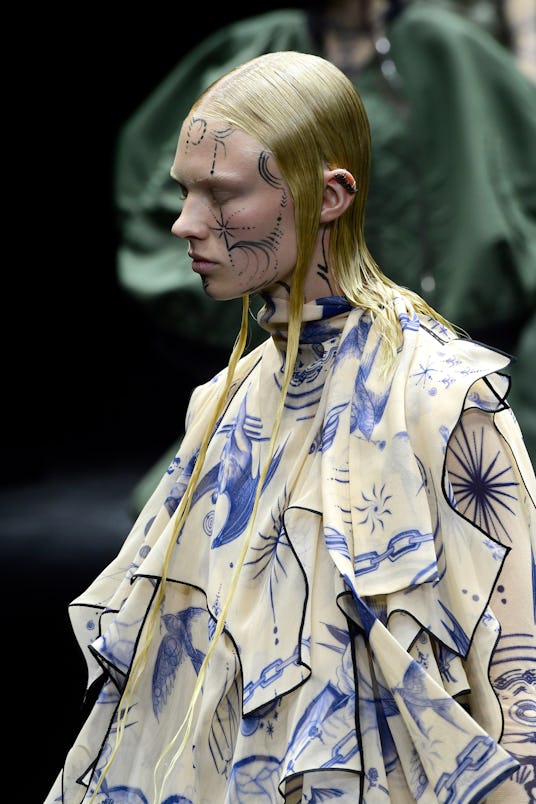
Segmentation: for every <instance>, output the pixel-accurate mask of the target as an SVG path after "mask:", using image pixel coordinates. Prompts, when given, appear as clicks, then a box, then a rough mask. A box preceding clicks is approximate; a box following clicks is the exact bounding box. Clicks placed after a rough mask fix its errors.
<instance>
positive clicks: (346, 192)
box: [320, 168, 357, 223]
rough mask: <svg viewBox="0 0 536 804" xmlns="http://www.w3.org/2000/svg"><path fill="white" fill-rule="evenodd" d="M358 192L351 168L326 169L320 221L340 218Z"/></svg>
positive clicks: (329, 221) (328, 221) (327, 221)
mask: <svg viewBox="0 0 536 804" xmlns="http://www.w3.org/2000/svg"><path fill="white" fill-rule="evenodd" d="M356 192H357V185H356V181H355V179H354V177H353V176H352V174H351V173H350V171H349V170H345V169H344V168H335V170H325V171H324V197H323V199H322V209H321V210H320V223H331V221H334V220H336V219H337V218H340V216H341V215H342V214H343V212H346V210H347V209H348V207H349V206H350V204H351V203H352V201H353V198H354V195H355V193H356Z"/></svg>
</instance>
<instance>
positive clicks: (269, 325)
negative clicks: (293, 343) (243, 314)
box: [257, 296, 352, 345]
mask: <svg viewBox="0 0 536 804" xmlns="http://www.w3.org/2000/svg"><path fill="white" fill-rule="evenodd" d="M264 302H265V304H264V306H263V307H262V308H261V310H259V312H258V314H257V322H258V324H259V326H260V327H262V329H265V330H267V331H268V332H269V333H270V334H271V335H272V337H273V339H274V340H275V341H276V343H278V345H279V344H280V343H281V344H284V343H286V339H287V329H288V319H289V302H288V301H287V300H286V299H274V298H272V297H264ZM351 309H352V305H351V304H350V302H349V301H348V299H346V298H345V297H344V296H325V297H323V298H321V299H315V300H314V301H311V302H307V303H306V304H304V305H303V313H302V328H301V333H300V344H306V343H309V344H315V343H322V342H325V341H326V340H330V339H332V338H333V337H335V336H337V335H338V334H340V332H341V331H342V329H343V327H344V324H345V322H346V319H347V317H348V313H349V311H350V310H351Z"/></svg>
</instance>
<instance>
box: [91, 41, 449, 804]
mask: <svg viewBox="0 0 536 804" xmlns="http://www.w3.org/2000/svg"><path fill="white" fill-rule="evenodd" d="M196 113H197V114H199V113H202V114H203V115H206V116H208V117H213V118H215V119H218V120H222V121H225V122H227V123H229V124H230V125H234V126H237V127H238V128H240V129H242V130H243V131H245V132H246V133H247V134H249V135H251V136H252V137H254V138H255V139H256V140H258V141H259V142H260V143H262V144H263V146H264V147H266V148H267V149H268V150H269V151H270V152H271V154H272V155H273V157H274V159H275V161H276V162H277V164H278V166H279V168H280V170H281V173H282V175H283V178H284V180H285V182H286V184H287V186H288V189H289V191H290V194H291V197H292V200H293V203H294V210H295V213H294V214H295V226H296V240H297V261H296V266H295V269H294V272H293V276H292V281H291V286H290V300H289V322H288V335H287V337H288V343H287V351H286V359H285V366H284V374H283V381H282V388H281V393H280V396H279V402H278V408H277V411H276V416H275V424H274V429H273V432H272V433H271V439H270V444H269V448H268V458H267V460H266V461H265V463H264V465H263V466H262V467H261V468H260V473H259V479H258V484H257V491H256V497H255V501H254V505H253V511H252V514H251V517H250V519H249V522H248V525H247V527H246V530H245V533H244V535H243V537H242V546H241V551H240V556H239V558H238V561H237V562H236V566H235V568H234V570H233V575H232V578H231V582H230V586H229V593H228V595H227V599H226V600H225V601H224V603H223V606H222V610H221V612H220V615H219V618H218V622H217V625H216V629H215V632H214V635H213V637H212V641H211V643H210V645H209V648H208V650H207V653H206V655H205V658H204V661H203V663H202V665H201V668H200V671H199V674H198V676H197V681H196V685H195V687H194V691H193V694H192V697H191V700H190V705H189V707H188V710H187V714H186V717H185V718H184V720H183V722H182V724H181V725H180V726H179V728H178V730H177V732H176V734H175V736H174V737H173V739H172V740H171V741H170V743H169V744H168V745H167V746H166V748H165V749H164V751H163V752H162V754H161V756H160V759H159V760H158V762H157V765H156V767H155V801H158V800H159V794H160V793H162V791H163V789H164V786H165V784H166V781H167V779H168V777H169V775H170V774H171V772H172V770H173V767H174V766H175V763H176V762H177V760H178V758H179V757H180V755H181V753H182V751H183V750H184V747H185V745H186V741H187V739H188V736H189V733H190V731H191V726H192V722H193V717H194V712H195V704H196V701H197V699H198V697H199V695H200V693H201V689H202V684H203V680H204V678H205V676H206V669H207V665H208V662H209V660H210V658H211V656H212V654H213V651H214V649H215V646H216V644H217V641H218V639H219V637H220V636H221V634H222V632H223V629H224V626H225V619H226V615H227V612H228V610H229V606H230V604H231V602H232V599H233V597H234V593H235V590H236V587H237V584H238V579H239V576H240V572H241V569H242V566H243V564H244V561H245V558H246V554H247V551H248V547H249V543H250V541H251V535H252V533H253V529H254V522H255V518H256V514H257V509H258V504H259V500H260V495H261V489H262V487H263V485H264V482H265V479H266V475H267V472H268V468H269V465H270V462H271V459H272V456H273V452H274V449H275V444H276V441H277V437H278V432H279V426H280V422H281V418H282V415H283V410H284V406H285V398H286V394H287V390H288V387H289V384H290V381H291V379H292V374H293V370H294V365H295V361H296V355H297V353H298V346H299V336H300V329H301V325H302V312H303V291H304V283H305V279H306V276H307V272H308V270H309V266H310V264H311V259H312V254H313V249H314V245H315V242H316V239H317V235H318V231H319V227H320V223H319V221H320V212H321V207H322V199H323V171H324V170H325V169H326V168H328V169H334V168H345V169H346V170H349V171H350V173H351V174H352V175H353V176H354V177H355V179H356V182H357V192H356V194H355V196H354V198H353V200H352V203H351V204H350V205H349V207H348V209H347V210H346V211H345V212H344V213H343V214H342V215H341V216H340V217H339V218H337V219H336V220H335V221H334V222H333V223H332V224H330V242H329V250H328V266H329V270H330V272H332V274H333V277H334V279H335V280H336V282H337V283H338V285H339V286H340V288H341V289H342V291H343V293H344V295H345V296H346V297H347V298H348V300H349V301H350V302H351V304H352V305H354V306H356V307H361V308H363V309H364V310H366V311H368V313H369V314H370V316H371V317H372V318H374V319H377V320H378V323H379V324H380V327H381V331H382V348H383V365H384V367H388V366H389V365H392V363H393V361H394V359H395V356H396V352H397V349H398V346H399V343H400V338H401V329H400V324H399V321H398V318H397V316H396V314H395V311H394V308H393V305H392V304H391V303H390V299H391V298H392V295H393V291H396V292H397V293H399V294H400V295H402V296H404V297H405V298H406V299H407V301H408V303H409V304H410V305H411V306H412V307H413V308H414V309H415V310H416V311H418V312H421V313H424V314H428V315H433V316H434V317H436V318H438V319H439V320H440V321H442V322H443V324H444V325H445V326H447V327H449V328H451V326H450V325H449V323H448V322H447V321H445V319H443V318H442V317H441V316H440V315H438V313H436V312H435V311H434V310H433V309H432V308H431V307H429V305H428V304H426V302H425V301H424V300H423V299H421V297H420V296H418V295H416V294H414V293H412V292H411V291H409V290H407V289H405V288H401V287H399V286H398V285H396V284H395V283H394V282H392V281H391V280H390V279H388V278H387V277H386V276H385V275H384V274H383V273H382V271H381V270H380V268H379V267H378V265H377V264H376V262H375V260H374V259H373V257H372V255H371V254H370V252H369V250H368V247H367V245H366V242H365V236H364V222H365V205H366V200H367V193H368V183H369V172H370V158H371V141H370V128H369V123H368V118H367V115H366V112H365V109H364V106H363V103H362V101H361V98H360V96H359V94H358V92H357V91H356V89H355V87H354V86H353V84H352V83H351V81H350V80H349V79H348V78H347V77H346V76H345V75H344V74H343V73H342V72H341V71H340V70H339V69H338V68H337V67H335V66H334V65H333V64H331V62H328V61H326V60H325V59H323V58H321V57H319V56H315V55H311V54H304V53H298V52H295V51H283V52H275V53H267V54H264V55H262V56H259V57H257V58H255V59H253V60H251V61H249V62H246V63H245V64H242V65H241V66H239V67H236V68H234V69H233V70H231V71H230V72H229V73H227V74H226V75H224V76H223V77H221V78H219V79H218V80H216V81H215V82H214V83H213V84H211V85H210V86H209V87H208V88H207V89H206V90H205V91H204V92H203V93H202V95H201V96H200V97H199V98H198V100H197V101H196V102H195V103H194V105H193V106H192V108H191V110H190V113H189V115H188V118H190V117H191V116H192V115H195V114H196ZM248 311H249V297H248V296H247V295H246V296H244V297H243V312H242V323H241V328H240V331H239V333H238V336H237V338H236V341H235V345H234V348H233V350H232V353H231V356H230V359H229V365H228V370H227V376H226V381H225V383H224V387H223V388H222V392H221V394H220V396H219V398H218V401H217V402H216V404H215V406H214V410H213V411H212V414H211V416H210V421H209V423H208V426H207V429H206V432H205V435H204V438H203V440H202V443H201V446H200V450H199V454H198V457H197V461H196V465H195V467H194V471H193V473H192V476H191V478H190V481H189V483H188V486H187V488H186V491H185V493H184V495H183V497H182V499H181V501H180V504H179V506H178V508H177V511H176V513H175V522H174V527H173V532H172V534H171V537H170V541H169V544H168V546H167V550H166V554H165V557H164V561H163V567H162V581H161V583H160V584H159V586H158V589H157V590H156V593H155V598H154V601H153V605H152V609H151V612H150V613H149V616H148V619H147V623H146V629H145V631H144V639H143V640H141V641H140V649H139V651H138V653H137V654H136V657H135V659H134V661H133V665H132V668H131V670H130V673H129V676H128V678H127V681H126V684H125V688H124V690H123V694H122V697H121V701H120V704H119V709H118V714H117V730H116V742H115V746H114V748H113V750H112V753H111V756H110V759H109V761H108V763H107V765H106V766H105V768H104V770H103V772H102V774H101V776H100V779H99V780H98V783H97V787H96V790H95V791H94V793H93V797H92V799H91V800H92V801H93V800H94V799H95V796H96V793H97V791H98V789H99V787H100V785H101V783H102V781H103V779H104V777H105V773H106V771H107V770H108V768H109V767H110V765H111V764H112V763H113V761H114V759H115V757H116V755H117V751H118V749H119V745H120V743H121V740H122V738H123V734H124V731H125V727H126V724H127V716H128V711H129V707H130V704H131V702H132V700H133V695H134V691H135V689H136V687H137V684H138V682H139V680H140V678H141V675H142V673H143V672H144V670H145V668H146V665H147V658H148V654H149V647H150V644H151V641H152V639H153V637H154V635H155V632H156V628H157V624H158V616H159V609H160V606H161V604H162V602H163V600H164V597H165V588H166V578H167V573H168V568H169V563H170V560H171V556H172V553H173V550H174V547H175V545H176V540H177V539H176V537H177V534H178V533H179V532H180V531H181V529H182V528H183V526H184V524H185V522H186V520H187V517H188V513H189V511H190V507H191V503H192V499H193V494H194V490H195V487H196V485H197V483H198V480H199V478H200V475H201V471H202V469H203V465H204V461H205V457H206V453H207V449H208V445H209V442H210V439H211V437H212V433H213V432H214V429H215V428H216V426H217V423H218V421H219V419H220V417H221V415H222V413H223V411H224V408H225V405H226V402H227V397H228V393H229V389H230V386H231V383H232V381H233V377H234V374H235V369H236V366H237V364H238V361H239V360H240V357H241V356H242V354H243V351H244V348H245V344H246V342H247V334H248ZM171 752H174V753H172V754H171V759H170V760H169V762H168V766H167V769H166V770H165V772H163V773H162V774H161V778H160V781H159V780H158V776H159V773H160V768H161V766H162V764H163V762H164V760H165V758H166V757H167V756H168V754H170V753H171Z"/></svg>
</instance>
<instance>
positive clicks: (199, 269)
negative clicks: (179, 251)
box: [188, 251, 215, 274]
mask: <svg viewBox="0 0 536 804" xmlns="http://www.w3.org/2000/svg"><path fill="white" fill-rule="evenodd" d="M188 256H189V257H190V259H191V260H192V270H193V271H195V273H197V274H201V273H206V272H207V271H210V269H211V268H212V267H213V266H214V265H215V263H214V262H212V260H207V258H206V257H203V255H202V254H198V253H197V252H195V251H189V252H188Z"/></svg>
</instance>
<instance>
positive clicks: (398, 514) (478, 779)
mask: <svg viewBox="0 0 536 804" xmlns="http://www.w3.org/2000/svg"><path fill="white" fill-rule="evenodd" d="M392 303H393V304H394V305H395V306H396V309H397V313H398V315H399V319H400V322H401V327H402V331H403V346H402V347H401V349H400V352H399V355H398V358H397V360H396V363H395V365H394V366H393V369H392V371H391V372H390V374H389V375H388V376H387V377H386V376H385V375H384V374H381V373H380V372H379V370H378V368H379V367H378V361H379V358H380V353H379V346H380V342H381V333H380V332H379V331H378V328H377V325H376V324H373V323H372V322H371V320H370V318H369V317H368V316H367V315H366V314H364V313H363V311H362V310H359V309H352V308H350V306H349V305H348V303H347V302H346V301H345V300H344V299H339V298H335V299H320V300H318V301H317V302H316V303H314V304H310V305H306V308H305V311H304V312H305V320H306V323H305V324H304V325H303V327H302V337H301V341H300V352H299V356H298V360H297V363H296V367H295V371H294V375H293V379H292V383H291V387H290V390H289V393H288V395H287V400H286V404H285V410H284V414H283V418H282V421H281V426H280V430H279V435H278V440H277V444H276V447H275V450H274V453H273V455H272V457H271V460H270V467H269V471H268V474H267V477H266V480H265V483H264V487H263V492H262V495H261V498H260V505H259V509H258V513H257V517H256V520H255V527H254V528H253V531H252V539H251V543H250V545H249V548H248V552H247V554H246V558H245V561H244V564H243V566H242V567H241V569H240V575H239V582H238V584H237V587H236V591H235V593H234V595H233V597H232V600H231V605H230V607H229V609H228V613H227V617H226V623H225V630H224V632H223V633H222V635H221V637H220V639H219V641H218V642H217V643H216V647H215V649H214V652H213V654H212V656H211V658H210V661H209V663H208V665H207V669H206V674H205V676H204V679H203V684H202V690H201V694H200V696H199V700H198V702H197V705H196V709H195V713H194V720H193V723H192V728H191V731H190V733H189V734H188V735H187V741H186V745H185V748H184V750H183V751H182V753H181V754H180V756H179V757H178V759H177V761H176V764H175V765H174V767H173V769H172V770H171V771H170V774H169V779H167V781H166V784H165V787H164V792H163V793H162V794H161V795H160V794H159V795H157V794H156V793H155V792H154V780H153V773H154V769H155V766H156V764H157V761H158V759H159V757H160V756H161V754H162V752H163V751H164V750H165V748H166V746H167V745H168V744H169V743H170V741H172V740H173V739H174V737H175V736H176V735H177V731H178V730H179V727H180V726H181V723H182V722H183V719H184V716H185V713H186V711H187V707H188V704H189V703H190V698H191V694H192V690H193V688H194V684H195V682H196V678H197V674H198V673H199V670H200V667H201V664H202V661H203V659H204V656H205V655H206V652H207V650H208V647H209V645H210V643H211V638H212V636H213V634H214V630H215V625H216V620H217V618H218V616H219V613H220V612H221V610H222V607H223V605H224V603H225V601H226V600H227V596H228V593H229V589H230V585H231V579H232V577H233V572H234V571H235V568H236V566H237V563H239V556H240V551H241V548H242V538H243V536H244V532H245V529H246V526H247V523H248V521H249V516H250V514H251V511H252V507H253V500H254V496H255V489H256V485H257V480H258V477H259V474H260V471H261V468H262V467H263V465H264V463H265V461H266V460H267V458H268V456H267V449H268V443H269V439H270V436H271V433H272V428H273V426H274V415H275V410H276V406H277V400H278V397H279V390H280V386H281V377H282V366H283V361H284V359H285V323H286V310H285V308H284V307H282V306H281V305H278V306H275V307H273V306H272V305H268V306H267V307H266V308H265V309H264V311H262V314H261V317H260V321H261V324H262V325H263V326H264V327H265V328H267V329H269V330H270V332H271V334H272V337H271V338H269V339H268V340H267V341H266V342H265V343H264V344H262V345H261V346H259V347H257V349H255V350H254V351H253V352H252V353H251V354H250V355H248V356H246V357H245V358H243V359H242V361H241V362H240V364H239V366H238V369H237V372H236V377H235V381H234V383H233V386H232V389H231V394H230V398H229V401H228V404H227V407H226V409H225V412H224V414H223V416H222V417H221V420H220V421H219V423H218V425H217V427H216V429H215V432H214V434H213V436H212V439H211V442H210V444H209V448H208V451H207V455H206V460H205V464H204V467H203V471H202V474H201V477H200V480H199V483H198V485H197V488H196V492H195V495H194V500H193V503H192V507H191V511H190V513H189V516H188V519H187V522H186V524H185V526H184V528H183V529H182V531H181V533H180V534H178V536H176V534H175V532H174V516H175V513H176V510H177V506H178V504H179V502H180V499H181V498H182V495H183V494H184V491H185V488H186V485H187V482H188V478H189V476H190V474H191V471H192V467H193V465H194V463H195V460H196V457H197V453H198V450H199V445H200V442H201V439H202V436H203V433H204V430H205V427H206V424H207V421H208V419H209V414H210V411H211V409H212V406H213V404H214V400H215V398H216V396H217V394H218V393H219V391H220V389H221V387H222V385H223V381H224V376H225V371H224V372H221V373H220V374H219V375H218V376H217V377H215V378H214V380H213V381H211V382H210V383H207V384H206V385H205V386H202V387H200V388H199V389H197V390H196V391H195V392H194V394H193V396H192V400H191V404H190V407H189V411H188V416H187V429H186V435H185V438H184V440H183V442H182V444H181V448H180V450H179V452H178V454H177V456H176V458H175V460H174V461H173V462H172V464H171V466H170V468H169V470H168V472H167V473H166V476H165V477H164V478H163V479H162V481H161V483H160V485H159V486H158V488H157V489H156V491H155V493H154V494H153V496H152V497H151V499H150V500H149V501H148V503H147V505H146V506H145V508H144V510H143V511H142V513H141V515H140V517H139V519H138V521H137V522H136V524H135V525H134V527H133V529H132V532H131V533H130V535H129V536H128V538H127V539H126V541H125V543H124V546H123V548H122V550H121V552H120V553H119V555H118V557H117V558H116V559H115V560H114V561H113V562H112V563H111V564H110V565H109V567H108V568H107V569H106V570H105V571H104V572H103V573H102V574H101V575H100V576H99V577H98V578H97V579H96V581H95V582H94V583H93V584H92V585H91V586H90V588H89V589H88V590H87V591H86V592H84V593H83V594H82V595H81V596H80V597H79V598H78V599H77V600H75V601H73V603H72V604H71V607H70V611H71V617H72V622H73V627H74V630H75V632H76V635H77V638H78V640H79V642H80V645H81V647H82V649H83V650H84V652H85V654H86V656H87V660H88V668H89V683H93V682H94V681H96V680H97V679H98V678H99V676H102V677H103V679H104V684H103V687H102V691H101V694H100V696H99V698H98V700H97V702H96V704H95V706H94V708H93V710H92V712H91V713H90V715H89V718H88V720H87V721H86V724H85V725H84V727H83V729H82V731H81V733H80V735H79V737H78V739H77V740H76V742H75V745H74V746H73V748H72V749H71V751H70V753H69V755H68V757H67V760H66V763H65V767H64V769H63V772H62V773H61V774H60V776H59V778H58V783H57V786H56V787H55V788H54V789H53V791H51V793H50V796H49V797H48V799H47V802H46V804H51V802H53V801H63V802H65V804H74V803H75V802H76V803H77V804H78V802H82V801H89V799H90V796H91V791H92V790H93V789H94V785H95V783H96V781H97V780H98V779H99V778H100V775H101V773H102V771H103V768H104V767H105V765H106V762H107V760H108V759H109V757H110V754H111V751H112V750H113V747H114V741H115V730H116V724H117V721H116V713H117V706H118V703H119V698H120V692H121V690H122V689H123V687H124V683H125V678H126V677H127V675H128V673H129V672H130V669H131V667H132V662H133V658H134V656H135V654H136V652H137V651H139V650H140V647H141V646H142V645H143V642H144V635H145V629H146V624H147V617H148V615H149V612H150V611H151V608H152V602H153V599H154V596H155V590H156V588H157V586H158V584H159V583H160V582H161V578H162V564H163V557H164V554H165V552H166V548H167V546H168V544H169V541H170V539H176V545H175V547H174V550H173V552H172V555H171V561H170V564H169V567H168V571H167V573H166V577H167V580H166V593H165V599H164V601H163V604H162V606H161V610H160V612H159V613H158V627H157V630H156V633H155V634H154V638H153V639H152V641H151V642H150V645H149V647H148V653H147V660H146V663H145V670H144V672H143V673H142V675H141V678H140V681H139V684H138V685H137V687H136V689H135V691H134V694H133V697H132V699H131V700H130V701H129V715H128V718H127V727H126V730H125V733H124V736H123V740H122V742H121V744H120V747H119V750H118V752H117V755H116V758H115V761H114V763H113V764H112V766H111V768H110V769H109V770H108V771H107V772H106V777H105V779H104V780H103V781H102V783H101V787H100V790H99V792H98V793H97V796H96V801H97V802H99V804H104V802H111V801H113V802H128V803H129V804H138V802H139V804H143V803H144V802H151V804H156V802H158V804H174V803H175V802H181V804H188V802H192V804H214V802H218V804H220V802H221V804H238V803H239V802H240V804H242V802H243V803H244V804H249V803H250V802H251V804H253V802H254V803H255V804H257V802H259V801H265V802H278V801H283V800H284V798H285V797H286V800H287V801H290V802H295V801H302V802H312V801H315V800H316V801H324V800H328V799H331V798H337V800H339V801H343V802H356V801H362V802H366V804H375V802H390V801H392V802H414V801H419V802H436V801H445V802H446V801H448V802H460V804H461V802H469V801H472V802H477V801H481V800H483V798H484V797H485V795H486V794H487V793H488V792H490V791H492V790H493V789H494V788H496V787H497V785H499V784H501V782H503V780H505V779H507V778H509V777H511V778H512V780H513V781H511V782H508V783H507V784H512V785H513V790H515V796H517V798H516V797H513V798H511V799H510V800H511V801H515V802H516V804H517V802H523V801H527V802H528V801H529V800H530V797H529V792H528V791H529V787H528V783H529V782H530V780H531V779H532V780H533V779H534V770H533V764H534V756H533V753H534V752H533V748H534V742H532V743H531V739H532V740H533V737H534V714H535V711H536V698H535V692H534V690H535V679H536V673H535V672H534V671H535V660H536V633H535V625H534V598H533V595H534V591H533V577H532V575H531V570H532V569H533V567H534V542H533V541H532V542H531V538H532V539H534V528H535V522H534V511H535V508H534V500H535V498H536V493H535V488H536V481H535V479H534V472H533V470H532V467H531V466H530V462H529V461H528V458H527V456H526V452H525V450H524V447H523V443H522V440H521V436H520V433H519V429H518V427H517V424H516V422H515V419H514V417H513V414H512V412H511V410H510V409H509V407H508V405H507V404H506V402H505V396H506V392H507V388H508V381H507V379H506V378H505V377H501V376H500V375H499V374H497V373H496V372H497V371H499V370H500V369H502V368H503V367H505V366H506V365H507V363H508V358H507V357H505V356H504V355H502V354H499V353H497V352H494V351H492V350H488V349H486V348H484V347H482V346H480V345H478V344H475V343H472V342H470V341H466V340H460V339H456V338H452V337H451V336H449V335H448V334H447V333H446V332H445V331H444V329H443V327H442V326H441V325H439V324H438V322H436V321H433V320H430V319H424V318H420V317H418V316H416V315H415V314H414V313H413V312H412V311H411V310H408V309H407V308H406V306H405V304H404V303H403V302H402V299H400V298H399V297H394V298H393V300H392ZM531 534H532V536H531ZM531 545H532V547H531ZM531 601H532V603H531ZM520 607H521V608H520ZM501 629H502V630H501ZM501 704H502V705H501ZM503 719H504V721H505V723H504V734H503ZM183 735H184V732H181V734H180V737H182V736H183ZM179 743H180V738H179V739H178V742H177V743H176V744H175V748H176V747H177V746H178V745H179ZM501 743H502V746H503V747H501ZM172 755H173V752H171V754H170V755H169V756H168V757H167V760H169V759H170V757H171V756H172ZM531 763H532V766H531ZM166 767H169V764H166V763H165V764H164V766H163V767H161V771H165V769H166ZM531 773H532V776H531ZM162 778H163V777H162V774H160V775H159V778H158V780H157V781H158V783H160V782H162ZM532 783H533V782H532ZM501 787H502V789H506V783H505V785H504V786H501ZM501 787H500V788H499V790H500V789H501Z"/></svg>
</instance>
